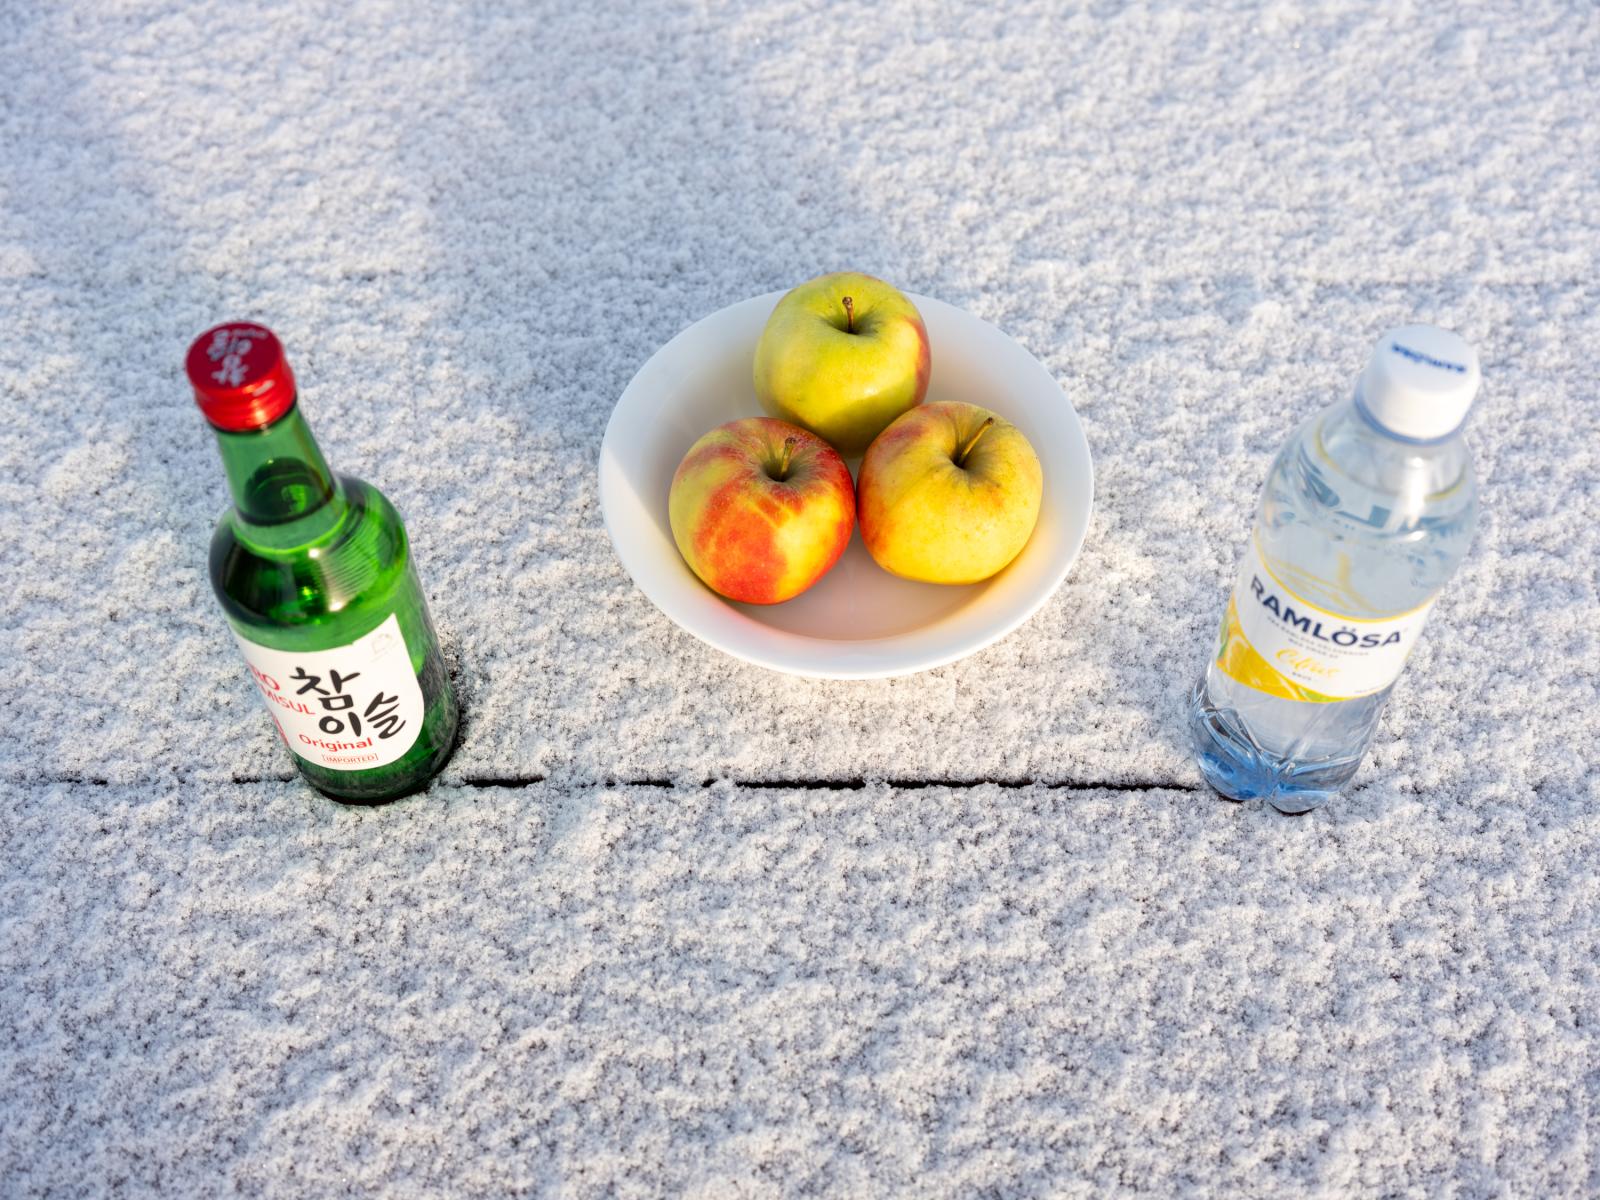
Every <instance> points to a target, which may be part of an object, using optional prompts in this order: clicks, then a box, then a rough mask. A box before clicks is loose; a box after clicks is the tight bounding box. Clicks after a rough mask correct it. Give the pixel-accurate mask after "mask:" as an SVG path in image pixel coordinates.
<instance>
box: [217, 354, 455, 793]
mask: <svg viewBox="0 0 1600 1200" xmlns="http://www.w3.org/2000/svg"><path fill="white" fill-rule="evenodd" d="M187 367H188V372H189V382H190V383H191V384H193V385H194V394H195V399H196V401H197V402H198V403H199V405H200V411H201V412H202V413H204V414H205V418H206V420H207V421H209V422H210V423H211V427H212V429H213V430H214V431H215V433H216V435H217V446H218V448H219V449H220V450H221V452H222V465H223V467H224V468H226V470H227V473H228V486H229V488H230V489H231V490H232V492H233V507H232V508H231V509H230V510H229V511H227V512H226V513H224V514H223V516H222V519H221V520H220V521H218V522H217V530H216V533H215V534H214V535H213V537H212V539H211V586H212V587H213V588H215V589H216V593H217V598H218V599H219V600H220V601H221V602H222V609H223V612H224V613H226V614H227V618H228V624H229V625H231V626H232V627H233V635H234V637H235V639H237V641H238V643H239V649H240V650H241V651H242V652H243V653H244V658H245V662H246V663H247V664H248V665H249V667H250V674H251V677H252V679H253V680H254V683H255V687H256V689H257V690H258V691H259V692H260V693H261V695H262V697H263V698H264V699H265V701H266V704H267V711H268V712H270V713H271V714H272V717H273V720H274V721H275V722H276V723H277V726H278V733H279V734H280V735H281V736H282V737H283V741H284V744H285V745H287V746H288V747H289V750H290V752H291V753H292V754H293V755H294V760H295V765H296V766H297V767H299V768H300V773H301V774H302V775H304V776H305V777H306V779H308V780H309V781H310V782H311V783H312V784H314V785H315V786H316V787H317V788H319V789H321V790H322V791H323V792H325V793H327V794H328V795H329V796H332V797H333V798H334V799H336V800H342V801H345V802H347V803H353V804H376V803H380V802H382V801H385V800H393V799H394V798H395V797H397V796H401V795H404V794H405V793H407V792H410V791H413V790H415V789H417V788H419V787H421V786H422V785H423V784H425V783H426V782H427V781H428V780H429V779H430V778H431V777H432V776H433V774H434V773H435V772H436V771H438V770H439V768H440V767H442V766H443V765H444V763H445V760H446V759H448V758H449V757H450V751H451V750H452V748H453V747H454V746H455V738H456V715H457V714H456V700H455V695H454V693H453V692H452V691H451V688H450V679H449V675H448V673H447V672H446V670H445V665H444V659H443V657H442V656H441V655H440V653H439V641H438V638H437V637H436V636H435V634H434V631H433V623H432V622H431V621H430V620H429V619H428V604H427V601H426V600H425V599H424V598H423V595H422V587H421V585H420V584H419V583H418V582H417V572H416V568H415V566H414V565H413V564H412V561H411V547H410V543H409V542H408V540H407V538H406V529H405V525H404V524H402V523H401V520H400V514H399V513H397V512H396V511H395V509H394V506H393V505H391V504H390V503H389V501H388V500H386V499H384V497H383V494H382V493H381V492H379V491H378V489H377V488H375V487H373V486H372V485H371V484H368V483H363V482H362V481H361V480H359V479H352V478H351V477H350V476H348V475H335V474H334V473H333V472H332V471H330V470H329V469H328V464H327V462H326V461H324V459H323V457H322V452H321V451H320V450H318V449H317V442H316V439H315V438H313V437H312V436H311V430H310V428H309V427H308V426H307V425H306V421H305V417H304V416H303V415H302V414H301V412H300V406H299V405H298V404H297V403H296V395H295V386H294V375H293V373H292V372H291V371H290V370H289V362H288V360H287V359H286V358H285V357H284V354H283V347H282V346H281V345H280V344H279V342H278V339H277V338H276V337H275V336H273V334H272V331H271V330H269V329H265V328H263V327H262V326H260V325H252V324H248V323H230V324H227V325H219V326H217V327H216V328H215V329H210V330H207V331H206V332H205V333H203V334H201V335H200V337H199V338H197V339H196V340H195V343H194V345H193V346H191V347H190V348H189V357H188V360H187Z"/></svg>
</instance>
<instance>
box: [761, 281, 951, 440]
mask: <svg viewBox="0 0 1600 1200" xmlns="http://www.w3.org/2000/svg"><path fill="white" fill-rule="evenodd" d="M929 363H930V359H929V355H928V331H927V329H926V328H925V327H924V326H923V324H922V314H921V313H919V312H918V311H917V306H916V305H914V304H912V303H911V301H909V300H907V299H906V298H905V296H904V295H902V294H901V293H900V292H899V291H898V290H897V289H896V288H894V287H892V286H891V285H889V284H887V283H885V282H884V281H883V280H881V279H874V278H873V277H872V276H871V275H860V274H856V273H854V272H849V271H841V272H838V273H835V274H832V275H819V276H818V277H817V278H815V279H813V280H811V281H810V282H808V283H802V284H801V285H800V286H799V287H797V288H795V289H794V290H793V291H791V292H789V293H788V294H787V295H786V296H784V298H783V299H782V300H779V301H778V307H777V308H775V309H773V310H772V316H771V317H770V318H768V320H767V327H766V329H765V330H764V331H763V332H762V334H761V341H760V342H759V343H758V344H757V346H756V361H755V385H756V395H757V396H759V397H760V398H761V405H762V407H763V408H765V409H766V410H767V412H769V413H771V414H772V415H773V416H775V417H778V418H780V419H782V420H785V421H792V422H793V423H794V424H796V425H800V426H803V427H804V428H806V429H809V430H810V431H811V432H812V433H814V434H816V435H817V436H818V437H820V438H822V439H823V440H825V441H826V442H828V443H829V444H830V445H831V446H833V448H834V449H835V450H837V451H839V453H840V454H843V455H844V456H845V457H847V458H854V457H855V456H856V455H858V454H861V453H862V452H863V451H864V450H866V448H867V447H868V446H870V445H871V444H872V439H873V438H875V437H877V436H878V434H880V433H882V432H883V430H884V428H885V427H886V426H887V425H888V424H889V422H890V421H893V420H894V419H895V418H896V417H898V416H899V415H900V414H901V413H903V412H905V411H906V410H907V409H908V408H911V407H912V406H913V405H917V404H921V403H922V398H923V396H925V395H926V394H927V392H928V370H929Z"/></svg>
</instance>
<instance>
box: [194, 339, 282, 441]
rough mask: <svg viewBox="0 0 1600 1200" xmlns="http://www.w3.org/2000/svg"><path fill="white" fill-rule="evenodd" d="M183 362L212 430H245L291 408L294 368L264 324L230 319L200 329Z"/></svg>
mask: <svg viewBox="0 0 1600 1200" xmlns="http://www.w3.org/2000/svg"><path fill="white" fill-rule="evenodd" d="M184 366H185V367H186V368H187V370H188V372H189V382H190V383H191V384H192V385H193V386H194V399H195V403H196V404H198V405H199V406H200V411H201V412H202V413H204V414H205V418H206V420H208V421H210V422H211V423H212V424H213V425H215V426H216V427H217V428H218V429H222V430H226V431H227V432H229V433H248V432H250V431H252V430H256V429H261V428H263V427H264V426H267V425H270V424H272V423H273V422H274V421H276V420H277V419H278V418H279V417H281V416H283V414H284V413H286V412H288V411H289V409H291V408H292V407H294V372H293V371H291V370H290V369H289V360H288V359H287V358H285V357H284V355H283V344H282V343H281V342H279V341H278V338H277V335H276V334H274V333H273V332H272V330H270V329H268V328H267V327H266V326H265V325H252V324H250V323H249V322H247V321H230V322H229V323H228V324H226V325H218V326H217V327H216V328H214V329H208V330H206V331H205V332H204V333H202V334H201V335H200V336H199V337H197V338H195V340H194V345H192V346H190V347H189V357H188V358H187V359H186V360H185V362H184Z"/></svg>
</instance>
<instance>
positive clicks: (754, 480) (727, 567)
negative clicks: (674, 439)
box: [667, 417, 856, 604]
mask: <svg viewBox="0 0 1600 1200" xmlns="http://www.w3.org/2000/svg"><path fill="white" fill-rule="evenodd" d="M667 516H668V520H669V521H670V523H671V525H672V537H673V540H674V541H675V542H677V543H678V551H679V553H681V554H682V555H683V559H684V561H685V562H686V563H688V564H689V569H690V570H692V571H693V572H694V573H695V574H696V575H698V576H699V577H700V579H701V580H702V581H703V582H704V583H705V585H706V586H707V587H709V588H710V589H711V590H712V591H714V592H717V593H718V594H720V595H723V596H726V597H727V598H728V599H730V600H742V601H744V602H745V603H747V604H778V603H780V602H782V601H784V600H789V599H792V598H793V597H795V596H798V595H799V594H800V593H801V592H803V591H805V590H806V589H807V588H808V587H810V586H811V585H812V584H814V583H816V581H817V580H819V579H821V578H822V577H823V576H824V575H826V574H827V573H828V571H829V569H830V568H832V566H833V564H834V563H836V562H838V561H839V556H840V555H841V554H843V553H844V548H845V546H846V545H848V544H849V542H850V532H851V530H853V529H854V528H855V521H856V504H855V488H854V486H853V485H852V484H851V481H850V469H849V468H848V467H846V466H845V465H844V459H842V458H840V457H839V454H838V452H837V451H835V450H834V449H833V447H831V446H829V445H828V444H827V443H826V442H824V441H823V440H822V439H821V438H819V437H817V436H816V435H815V434H812V433H808V432H806V431H805V430H804V429H801V428H799V427H797V426H795V425H790V424H788V423H787V422H785V421H777V420H774V419H772V418H771V417H746V418H745V419H743V420H740V421H729V422H728V423H727V424H726V425H721V426H718V427H717V428H716V429H713V430H712V431H711V432H710V433H708V434H706V435H705V436H704V437H703V438H701V439H700V440H699V441H698V442H696V443H695V444H694V445H693V446H691V447H690V448H689V453H688V454H686V455H684V458H683V461H682V462H681V463H679V464H678V469H677V471H676V473H674V475H673V476H672V488H671V491H670V492H669V493H668V497H667Z"/></svg>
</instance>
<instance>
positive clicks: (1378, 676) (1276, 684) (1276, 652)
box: [1217, 537, 1433, 702]
mask: <svg viewBox="0 0 1600 1200" xmlns="http://www.w3.org/2000/svg"><path fill="white" fill-rule="evenodd" d="M1303 582H1304V583H1305V584H1306V585H1307V586H1305V587H1304V588H1303V589H1302V590H1311V588H1312V587H1315V588H1317V590H1319V591H1322V592H1325V593H1326V592H1333V593H1337V592H1338V590H1339V589H1338V586H1337V585H1336V584H1332V583H1330V582H1329V581H1327V580H1310V579H1308V580H1306V581H1303ZM1432 607H1433V601H1432V600H1429V601H1428V602H1427V603H1426V604H1424V605H1422V606H1421V607H1420V608H1414V609H1412V610H1411V611H1410V612H1407V613H1401V614H1400V615H1398V616H1394V617H1382V618H1379V619H1378V620H1366V619H1364V618H1360V617H1347V616H1343V615H1342V614H1340V613H1337V612H1334V611H1332V610H1331V609H1328V608H1324V607H1321V606H1320V605H1317V604H1313V603H1312V602H1311V601H1309V600H1307V599H1306V598H1305V597H1304V595H1301V594H1299V593H1297V592H1296V591H1294V590H1291V588H1290V587H1289V585H1288V583H1286V582H1285V581H1284V579H1283V578H1282V577H1281V575H1280V574H1276V573H1274V572H1273V570H1272V569H1271V568H1270V567H1268V566H1267V564H1266V562H1265V560H1264V559H1263V558H1262V557H1261V551H1260V548H1259V547H1258V546H1257V545H1256V539H1255V538H1254V537H1252V538H1251V539H1250V546H1249V548H1248V549H1247V550H1246V551H1245V555H1244V562H1243V563H1241V564H1240V567H1239V581H1238V582H1237V583H1236V584H1235V585H1234V588H1233V598H1232V600H1231V601H1229V603H1228V615H1227V617H1226V618H1225V619H1224V620H1223V623H1222V640H1221V643H1220V645H1219V646H1218V648H1217V666H1218V667H1219V668H1221V669H1222V671H1224V672H1225V673H1226V674H1228V675H1229V676H1231V677H1232V678H1233V679H1236V680H1238V681H1239V682H1240V683H1243V684H1247V685H1249V686H1250V687H1253V688H1256V689H1257V690H1258V691H1263V692H1267V693H1268V694H1270V695H1274V696H1281V697H1283V698H1284V699H1286V700H1310V701H1320V702H1327V701H1330V700H1353V699H1355V698H1356V697H1358V696H1367V695H1371V694H1372V693H1373V692H1380V691H1382V690H1383V689H1384V688H1386V687H1388V686H1389V685H1390V684H1391V683H1393V682H1394V681H1395V680H1396V679H1398V678H1399V677H1400V672H1401V671H1402V670H1404V669H1405V665H1406V657H1407V656H1408V655H1409V654H1410V653H1411V648H1412V647H1413V646H1415V645H1416V644H1417V638H1418V636H1419V635H1420V634H1421V633H1422V626H1423V625H1424V624H1425V623H1426V622H1427V620H1428V610H1429V609H1431V608H1432Z"/></svg>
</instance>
